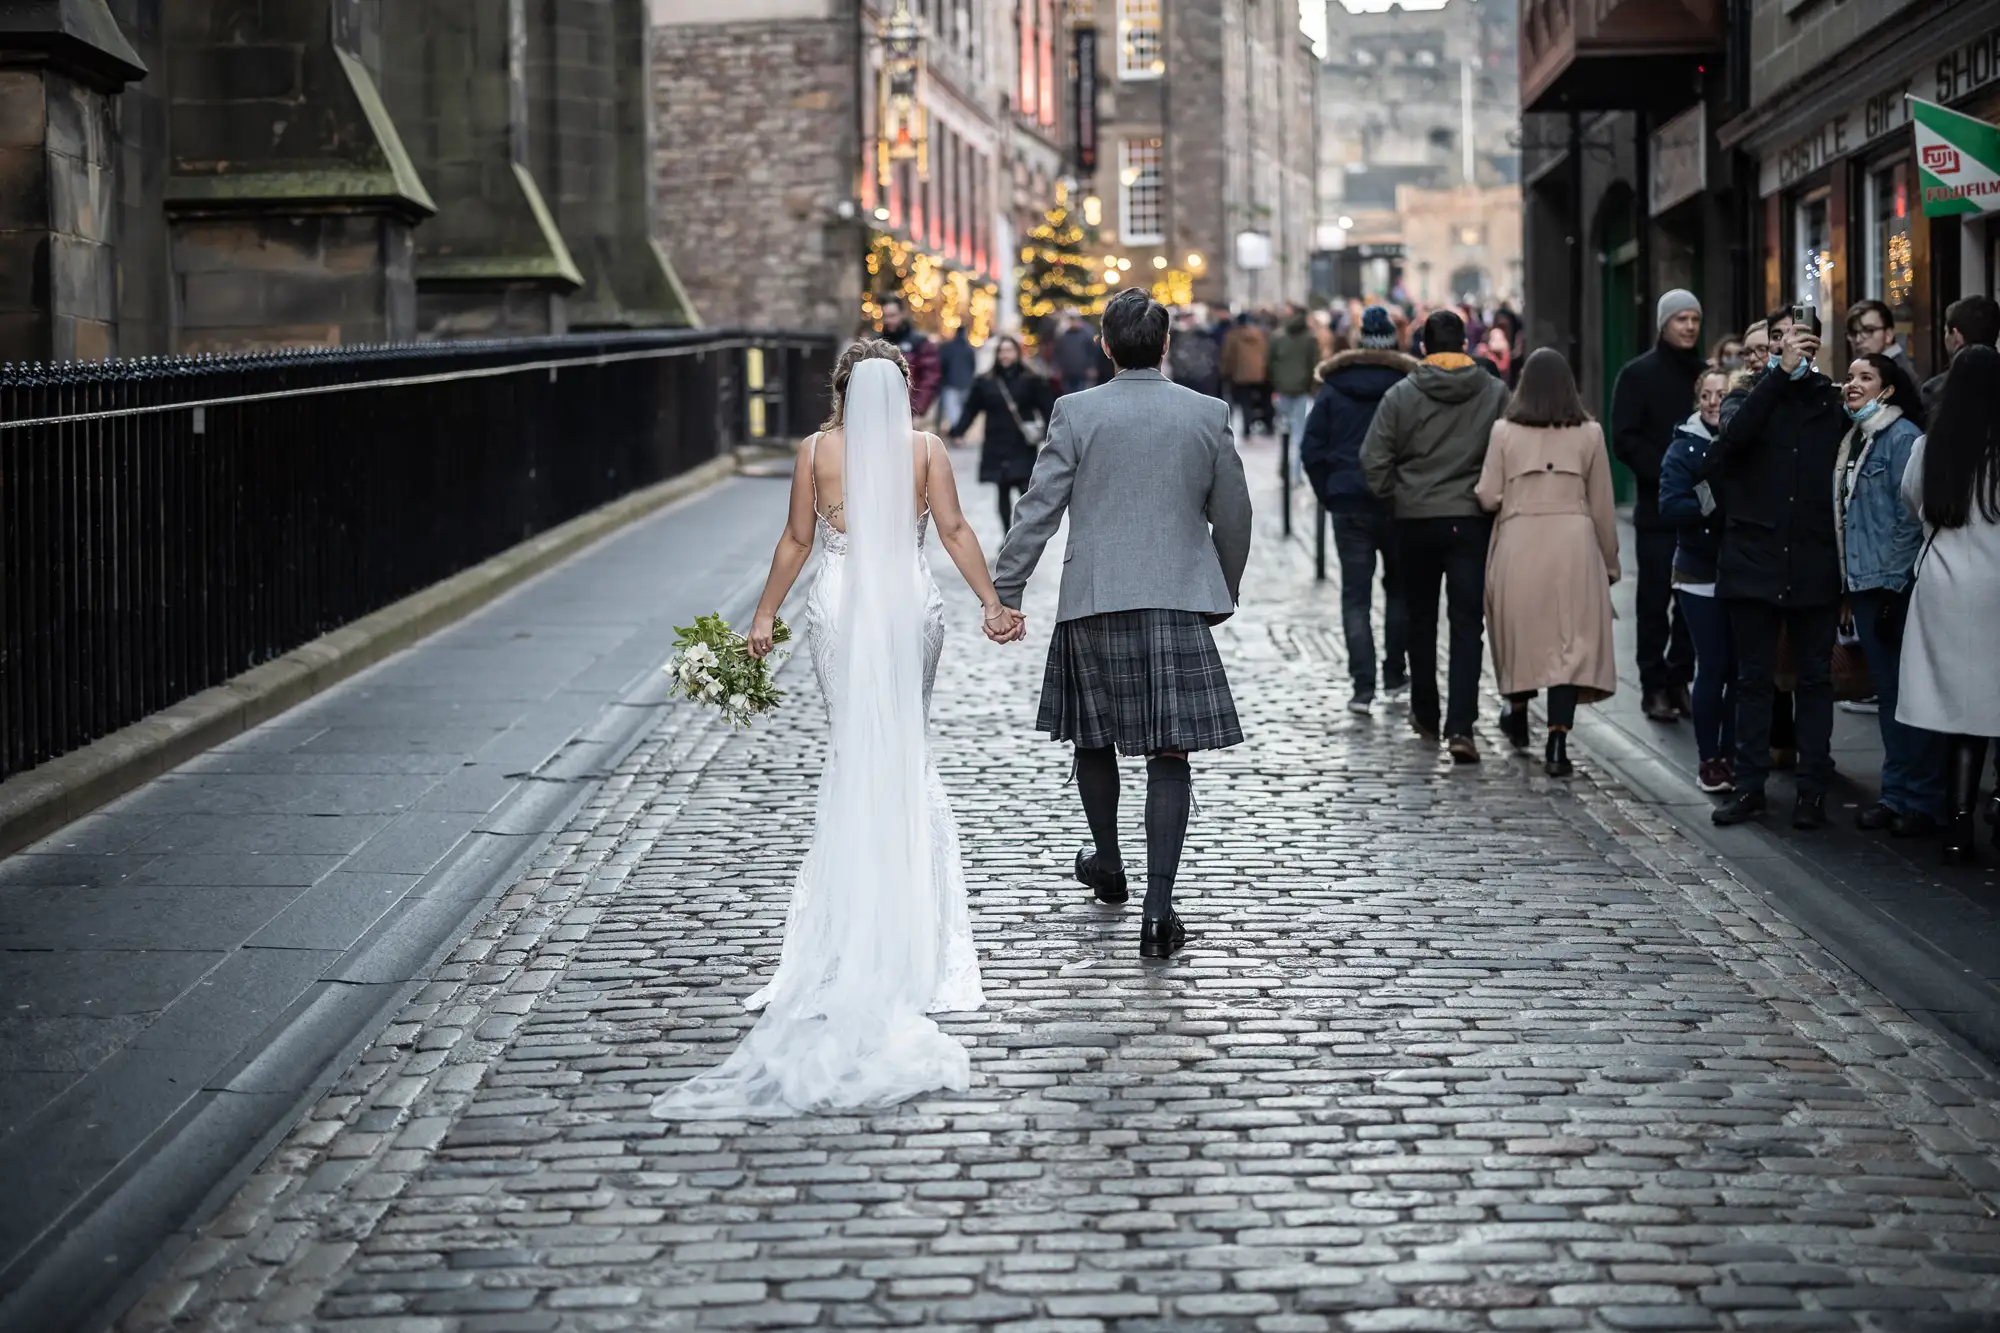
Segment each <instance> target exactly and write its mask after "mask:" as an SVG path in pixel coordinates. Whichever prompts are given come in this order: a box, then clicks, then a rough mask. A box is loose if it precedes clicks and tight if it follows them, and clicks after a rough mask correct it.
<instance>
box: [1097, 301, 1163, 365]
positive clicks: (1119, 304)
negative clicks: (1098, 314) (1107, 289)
mask: <svg viewBox="0 0 2000 1333" xmlns="http://www.w3.org/2000/svg"><path fill="white" fill-rule="evenodd" d="M1103 332H1104V350H1105V351H1106V352H1108V353H1109V354H1110V356H1111V360H1112V362H1113V363H1114V364H1115V365H1117V367H1118V368H1119V369H1120V370H1154V369H1157V368H1158V367H1159V364H1160V358H1161V357H1163V356H1165V355H1166V354H1167V308H1166V307H1165V306H1163V305H1161V304H1160V303H1159V302H1158V301H1155V300H1154V299H1153V298H1152V297H1150V296H1148V295H1146V293H1144V292H1142V291H1140V290H1139V289H1138V288H1137V287H1127V288H1126V289H1125V290H1124V291H1122V292H1120V293H1118V295H1116V296H1114V297H1112V298H1111V300H1110V302H1109V303H1108V304H1106V305H1105V307H1104V325H1103Z"/></svg>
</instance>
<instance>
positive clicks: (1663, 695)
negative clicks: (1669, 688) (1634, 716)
mask: <svg viewBox="0 0 2000 1333" xmlns="http://www.w3.org/2000/svg"><path fill="white" fill-rule="evenodd" d="M1639 707H1640V710H1641V711H1643V712H1644V713H1645V714H1646V716H1647V717H1648V718H1650V719H1651V720H1652V721H1654V722H1678V721H1680V720H1681V710H1680V709H1678V708H1676V707H1674V696H1673V695H1671V694H1669V693H1667V692H1666V691H1665V690H1648V691H1647V692H1646V696H1645V699H1644V701H1643V702H1641V703H1640V705H1639Z"/></svg>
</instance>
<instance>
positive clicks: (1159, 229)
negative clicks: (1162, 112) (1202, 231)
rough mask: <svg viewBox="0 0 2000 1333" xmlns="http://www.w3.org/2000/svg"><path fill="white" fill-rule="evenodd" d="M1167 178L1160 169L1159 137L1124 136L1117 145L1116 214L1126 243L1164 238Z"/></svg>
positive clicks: (1161, 241)
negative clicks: (1125, 137) (1138, 137)
mask: <svg viewBox="0 0 2000 1333" xmlns="http://www.w3.org/2000/svg"><path fill="white" fill-rule="evenodd" d="M1166 194H1167V191H1166V181H1165V180H1164V178H1163V177H1162V174H1161V171H1160V141H1159V140H1158V139H1126V140H1123V141H1122V142H1120V143H1119V145H1118V218H1119V225H1120V227H1121V234H1122V235H1123V237H1124V240H1125V244H1127V245H1159V244H1161V243H1163V242H1164V241H1165V240H1166V239H1167V198H1166Z"/></svg>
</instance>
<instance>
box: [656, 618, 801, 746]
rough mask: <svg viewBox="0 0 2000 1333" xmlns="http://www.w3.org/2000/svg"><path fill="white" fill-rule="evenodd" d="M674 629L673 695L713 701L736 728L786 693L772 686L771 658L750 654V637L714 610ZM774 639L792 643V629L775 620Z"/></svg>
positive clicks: (669, 669) (669, 665) (670, 665)
mask: <svg viewBox="0 0 2000 1333" xmlns="http://www.w3.org/2000/svg"><path fill="white" fill-rule="evenodd" d="M674 633H675V634H677V635H679V636H680V637H678V638H676V639H675V640H674V657H673V660H672V661H671V662H668V663H667V665H666V666H665V668H663V669H664V670H665V671H666V673H667V674H668V675H669V676H671V677H673V682H674V684H673V689H672V690H671V691H670V693H671V694H674V695H677V696H679V697H680V698H683V699H690V700H693V701H694V702H695V703H701V704H712V705H714V706H715V707H717V708H719V709H721V710H722V716H723V717H724V718H726V719H728V721H729V724H730V725H731V726H733V727H747V726H749V725H750V723H751V722H752V721H753V720H754V719H756V718H757V717H760V716H762V715H763V714H765V713H768V712H770V711H771V710H772V709H774V708H776V707H777V706H778V701H779V700H781V699H783V698H784V697H785V694H784V691H783V690H780V689H778V688H776V687H775V686H773V685H772V684H771V667H772V666H773V665H774V662H773V659H772V658H770V657H766V658H761V659H760V658H756V657H752V656H751V655H750V641H749V640H748V639H746V638H744V637H743V636H742V635H741V634H738V633H737V632H736V631H735V630H732V629H731V628H729V622H728V621H726V620H724V619H723V618H722V617H721V616H720V615H717V614H715V613H713V612H711V613H709V614H708V615H705V616H702V617H701V618H700V619H698V620H696V621H695V622H694V624H692V625H676V626H675V627H674ZM771 638H772V641H773V642H776V643H789V642H791V638H792V631H791V627H790V626H788V625H786V624H785V622H784V621H782V620H780V621H778V622H776V624H775V626H774V627H773V629H772V632H771ZM774 656H775V654H774ZM776 660H777V661H783V660H784V659H783V658H777V659H776Z"/></svg>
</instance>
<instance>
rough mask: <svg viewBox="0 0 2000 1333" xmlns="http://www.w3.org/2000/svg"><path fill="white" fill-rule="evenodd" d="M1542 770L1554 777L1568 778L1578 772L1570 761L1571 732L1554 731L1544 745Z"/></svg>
mask: <svg viewBox="0 0 2000 1333" xmlns="http://www.w3.org/2000/svg"><path fill="white" fill-rule="evenodd" d="M1542 771H1543V772H1544V773H1547V774H1548V775H1549V776H1550V777H1552V778H1566V777H1568V776H1569V775H1570V774H1572V773H1574V772H1576V768H1575V766H1574V765H1573V764H1571V763H1570V761H1569V733H1568V732H1566V731H1552V732H1550V733H1549V740H1548V744H1547V745H1545V746H1543V747H1542Z"/></svg>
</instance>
